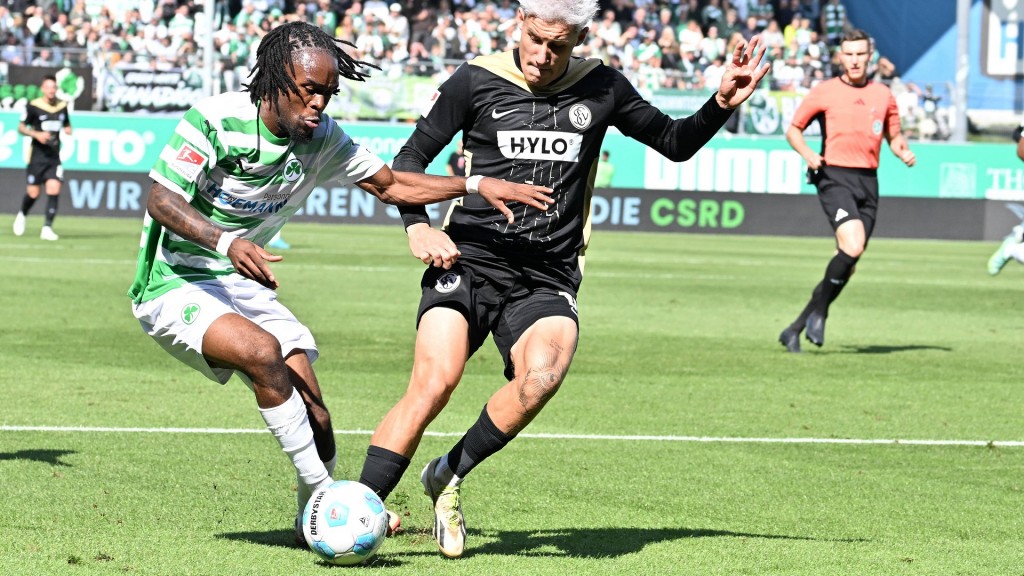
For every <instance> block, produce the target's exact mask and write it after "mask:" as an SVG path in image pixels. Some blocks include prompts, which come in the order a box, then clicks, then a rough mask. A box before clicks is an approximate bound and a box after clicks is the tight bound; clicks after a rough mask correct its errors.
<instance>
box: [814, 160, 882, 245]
mask: <svg viewBox="0 0 1024 576" xmlns="http://www.w3.org/2000/svg"><path fill="white" fill-rule="evenodd" d="M820 173H821V174H820V180H819V181H818V184H817V186H818V201H820V202H821V209H822V210H824V211H825V216H827V217H828V222H829V224H830V225H831V226H832V230H835V229H837V228H839V225H840V224H842V223H843V222H846V221H848V220H860V221H861V222H863V223H864V232H865V235H866V237H867V238H871V232H872V230H874V228H875V218H876V217H877V215H878V173H877V172H876V171H875V170H868V169H863V168H841V167H838V166H822V167H821V169H820Z"/></svg>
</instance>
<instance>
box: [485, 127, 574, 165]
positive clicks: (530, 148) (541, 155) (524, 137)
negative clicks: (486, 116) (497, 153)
mask: <svg viewBox="0 0 1024 576" xmlns="http://www.w3.org/2000/svg"><path fill="white" fill-rule="evenodd" d="M582 144H583V136H582V135H580V134H575V133H573V132H556V131H554V130H498V149H499V150H501V155H502V156H504V157H505V158H508V159H510V160H557V161H560V162H578V161H579V158H580V146H581V145H582Z"/></svg>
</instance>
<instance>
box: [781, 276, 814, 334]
mask: <svg viewBox="0 0 1024 576" xmlns="http://www.w3.org/2000/svg"><path fill="white" fill-rule="evenodd" d="M821 290H822V286H821V282H818V285H817V286H815V287H814V291H813V292H811V299H810V300H808V301H807V305H806V306H804V309H803V311H801V312H800V315H799V316H797V317H796V320H794V321H793V323H792V324H790V325H789V329H790V330H796V331H797V332H802V331H803V329H804V325H805V324H807V317H808V316H810V315H811V312H813V311H814V309H815V308H816V307H817V306H818V300H820V299H821Z"/></svg>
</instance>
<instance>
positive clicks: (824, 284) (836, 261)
mask: <svg viewBox="0 0 1024 576" xmlns="http://www.w3.org/2000/svg"><path fill="white" fill-rule="evenodd" d="M858 259H859V258H854V257H853V256H850V255H849V254H847V253H846V252H843V251H842V250H840V251H838V252H836V255H835V256H833V257H832V259H831V260H829V262H828V266H827V267H826V268H825V278H824V279H823V280H822V281H821V298H820V299H819V300H818V302H817V307H816V308H815V309H816V310H817V311H818V312H819V313H820V314H821V315H822V316H825V317H828V307H829V305H830V304H832V302H834V301H835V299H836V298H838V297H839V293H840V292H842V291H843V287H844V286H846V282H847V281H848V280H849V279H850V276H851V275H853V267H854V266H856V265H857V260H858Z"/></svg>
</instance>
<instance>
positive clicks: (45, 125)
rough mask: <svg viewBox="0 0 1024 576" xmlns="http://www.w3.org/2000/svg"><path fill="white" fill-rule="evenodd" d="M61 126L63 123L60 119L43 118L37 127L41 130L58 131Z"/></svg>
mask: <svg viewBox="0 0 1024 576" xmlns="http://www.w3.org/2000/svg"><path fill="white" fill-rule="evenodd" d="M63 127H64V123H63V122H61V121H60V120H44V121H43V122H40V123H39V129H40V130H42V131H43V132H60V130H61V128H63Z"/></svg>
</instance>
